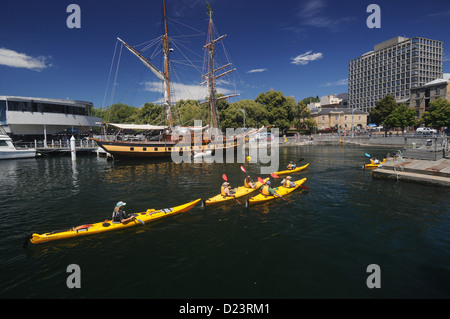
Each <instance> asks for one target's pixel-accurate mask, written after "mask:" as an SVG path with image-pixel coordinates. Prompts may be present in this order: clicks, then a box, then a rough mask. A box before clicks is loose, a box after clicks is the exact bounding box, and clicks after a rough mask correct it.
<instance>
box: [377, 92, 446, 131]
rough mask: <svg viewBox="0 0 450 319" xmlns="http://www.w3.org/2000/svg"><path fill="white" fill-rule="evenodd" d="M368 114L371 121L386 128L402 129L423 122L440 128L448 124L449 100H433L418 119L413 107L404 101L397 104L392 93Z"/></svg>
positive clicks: (428, 125)
mask: <svg viewBox="0 0 450 319" xmlns="http://www.w3.org/2000/svg"><path fill="white" fill-rule="evenodd" d="M369 115H370V121H371V123H374V124H377V125H383V126H384V127H385V128H386V129H394V128H401V129H402V131H403V130H404V129H405V128H407V127H417V126H419V125H422V124H423V125H425V126H427V127H433V128H436V129H439V130H440V129H441V128H443V127H448V126H450V101H447V100H445V99H443V98H439V99H437V100H434V101H433V102H431V103H430V104H429V108H428V110H427V111H425V112H424V113H423V115H422V118H421V119H420V120H419V119H417V116H416V112H415V110H414V109H411V108H409V107H408V106H407V105H406V104H404V103H402V104H400V105H398V104H397V102H396V101H395V98H394V97H393V96H392V95H386V96H385V97H384V98H382V99H381V100H379V101H378V102H377V103H376V105H375V107H374V108H372V109H371V110H370V112H369Z"/></svg>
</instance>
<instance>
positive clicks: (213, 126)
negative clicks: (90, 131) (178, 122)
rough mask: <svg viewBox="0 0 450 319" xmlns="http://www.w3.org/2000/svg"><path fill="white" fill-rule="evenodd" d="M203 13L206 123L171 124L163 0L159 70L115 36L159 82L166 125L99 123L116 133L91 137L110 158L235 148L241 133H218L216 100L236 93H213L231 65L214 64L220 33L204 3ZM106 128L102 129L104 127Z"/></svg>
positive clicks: (168, 41)
mask: <svg viewBox="0 0 450 319" xmlns="http://www.w3.org/2000/svg"><path fill="white" fill-rule="evenodd" d="M207 14H208V16H209V24H208V32H207V41H206V45H205V46H204V47H203V49H204V50H205V61H204V66H206V67H204V70H205V72H204V74H203V75H202V76H201V81H202V82H201V83H200V85H206V86H207V92H208V93H207V96H206V98H205V101H202V102H200V103H199V104H200V105H202V104H208V105H209V107H208V111H209V113H210V115H209V124H207V125H205V126H197V127H193V126H187V127H186V126H184V127H180V126H177V127H176V126H174V121H173V114H172V113H173V111H172V106H173V105H174V104H173V103H174V101H172V81H171V72H170V71H171V66H170V54H171V52H172V51H173V49H172V47H171V38H170V37H169V34H168V27H167V15H166V4H165V0H163V34H162V36H161V37H160V38H159V39H160V40H161V41H162V44H161V48H162V55H163V59H164V60H163V70H159V69H158V68H156V66H155V65H154V64H152V63H151V61H150V59H147V58H145V57H144V56H143V55H142V54H141V53H140V52H139V51H138V50H136V49H135V48H133V47H132V46H130V45H129V44H127V43H126V42H125V41H123V40H122V39H120V38H117V40H118V41H120V43H122V45H123V46H125V48H126V49H128V51H130V52H131V53H132V54H133V55H134V56H136V57H137V58H138V59H139V60H140V61H141V62H142V63H143V64H144V65H145V66H146V67H147V68H149V69H150V70H151V71H152V73H153V74H154V75H155V76H156V77H157V79H159V80H160V81H161V82H162V84H163V90H164V102H163V105H164V109H165V116H166V119H167V120H166V123H167V124H166V125H151V124H123V123H103V124H104V125H105V126H108V127H109V126H113V127H114V128H115V129H117V130H118V131H117V132H118V133H116V134H114V135H106V133H105V134H104V135H102V136H101V137H92V139H93V140H94V141H96V142H97V144H98V145H99V146H100V147H101V148H102V149H104V150H105V151H106V152H108V153H110V154H111V155H112V156H113V157H114V158H118V159H127V158H142V159H144V158H164V157H170V156H171V154H172V152H177V153H181V152H188V153H191V154H194V153H202V152H209V153H211V152H215V151H217V150H218V149H227V148H236V147H237V146H238V143H239V141H242V137H243V136H241V135H239V136H236V135H234V136H233V137H232V140H230V139H229V140H228V141H227V138H226V137H225V136H223V135H222V134H221V131H220V118H219V110H218V101H219V100H221V99H226V98H230V97H233V96H237V95H238V94H229V95H225V96H223V95H220V96H218V94H217V88H216V80H217V79H218V78H220V77H222V76H224V75H226V74H228V73H230V72H233V71H234V70H235V69H232V68H231V63H228V64H225V65H222V66H219V67H218V66H217V65H216V64H215V53H216V52H215V51H216V44H217V42H219V41H221V40H222V39H223V38H224V37H225V35H224V36H220V37H218V38H214V25H213V18H212V15H213V12H212V10H211V7H210V6H209V4H208V3H207ZM130 130H132V131H139V132H141V134H139V135H138V136H139V137H137V138H131V139H130V138H123V137H121V134H120V132H129V131H130ZM105 132H106V130H105ZM256 132H257V130H254V131H249V132H246V133H243V134H242V135H244V139H245V138H246V137H247V136H248V135H249V134H253V133H256Z"/></svg>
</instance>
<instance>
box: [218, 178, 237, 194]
mask: <svg viewBox="0 0 450 319" xmlns="http://www.w3.org/2000/svg"><path fill="white" fill-rule="evenodd" d="M234 193H235V191H234V190H232V189H231V186H230V183H228V182H224V183H223V184H222V187H221V188H220V194H221V195H222V196H230V197H236V195H235V194H234Z"/></svg>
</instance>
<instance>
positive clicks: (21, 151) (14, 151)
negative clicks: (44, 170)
mask: <svg viewBox="0 0 450 319" xmlns="http://www.w3.org/2000/svg"><path fill="white" fill-rule="evenodd" d="M33 157H36V149H35V148H16V147H15V146H14V144H13V142H12V140H11V138H10V137H9V136H8V135H5V134H1V135H0V160H2V159H15V158H33Z"/></svg>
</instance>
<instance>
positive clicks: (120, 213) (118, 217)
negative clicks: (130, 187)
mask: <svg viewBox="0 0 450 319" xmlns="http://www.w3.org/2000/svg"><path fill="white" fill-rule="evenodd" d="M126 204H127V203H124V202H122V201H120V202H118V203H117V204H116V207H114V211H113V215H112V220H113V221H114V222H121V223H122V224H125V223H127V222H129V221H130V220H133V219H134V218H135V217H134V216H128V214H127V213H126V212H125V211H124V210H123V207H124V206H125V205H126Z"/></svg>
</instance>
